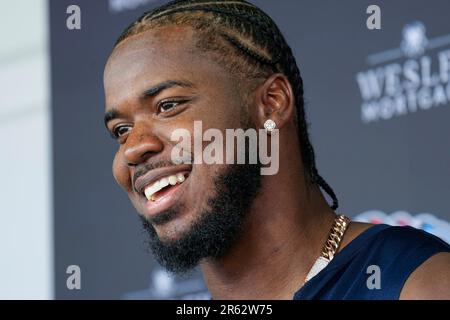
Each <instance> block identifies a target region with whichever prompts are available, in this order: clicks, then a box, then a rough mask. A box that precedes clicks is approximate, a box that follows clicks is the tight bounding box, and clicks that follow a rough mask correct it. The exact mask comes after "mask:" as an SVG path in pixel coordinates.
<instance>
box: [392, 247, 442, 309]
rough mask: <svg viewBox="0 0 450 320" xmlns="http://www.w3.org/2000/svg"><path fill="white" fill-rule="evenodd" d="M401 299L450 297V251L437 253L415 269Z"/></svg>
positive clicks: (402, 292)
mask: <svg viewBox="0 0 450 320" xmlns="http://www.w3.org/2000/svg"><path fill="white" fill-rule="evenodd" d="M400 299H405V300H410V299H446V300H448V299H450V253H449V252H440V253H437V254H435V255H433V256H432V257H430V258H429V259H427V260H426V261H425V262H424V263H422V264H421V265H420V266H419V267H418V268H417V269H416V270H414V272H412V274H411V275H410V276H409V278H408V279H407V281H406V283H405V285H404V287H403V289H402V291H401V294H400Z"/></svg>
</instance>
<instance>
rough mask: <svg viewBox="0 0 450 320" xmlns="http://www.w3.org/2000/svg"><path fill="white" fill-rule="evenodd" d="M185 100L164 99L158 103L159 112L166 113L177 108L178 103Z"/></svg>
mask: <svg viewBox="0 0 450 320" xmlns="http://www.w3.org/2000/svg"><path fill="white" fill-rule="evenodd" d="M183 102H184V101H174V100H171V101H162V102H160V103H159V104H158V113H166V112H169V111H171V110H173V109H175V108H176V107H177V106H178V105H180V104H181V103H183Z"/></svg>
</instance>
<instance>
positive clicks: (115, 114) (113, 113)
mask: <svg viewBox="0 0 450 320" xmlns="http://www.w3.org/2000/svg"><path fill="white" fill-rule="evenodd" d="M172 87H184V88H193V87H194V85H193V84H192V83H191V82H189V81H184V80H167V81H163V82H161V83H158V84H157V85H154V86H153V87H151V88H149V89H147V90H145V91H144V92H143V93H142V94H141V97H142V98H151V97H154V96H156V95H158V94H159V93H161V92H162V91H164V90H166V89H169V88H172ZM120 117H122V115H121V113H120V112H119V111H118V110H117V109H115V108H112V109H111V110H110V111H108V112H106V113H105V117H104V122H105V127H107V128H108V122H109V121H111V120H114V119H116V118H120Z"/></svg>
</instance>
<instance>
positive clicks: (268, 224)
mask: <svg viewBox="0 0 450 320" xmlns="http://www.w3.org/2000/svg"><path fill="white" fill-rule="evenodd" d="M291 158H294V157H291ZM288 161H289V160H288ZM283 167H284V168H283ZM288 167H290V168H295V167H296V165H295V164H294V163H292V164H289V163H286V165H285V166H281V167H280V171H279V172H278V174H277V175H274V176H265V177H263V182H262V190H261V191H260V193H259V195H258V197H257V198H256V199H255V201H254V203H253V205H252V207H251V210H250V212H249V213H248V215H247V217H246V221H245V224H244V227H243V230H244V232H243V234H242V235H240V237H239V238H238V239H237V241H236V243H235V244H234V246H233V247H232V248H231V249H230V250H229V252H228V253H227V254H226V255H225V256H223V257H221V258H219V259H205V260H204V261H202V264H201V266H202V270H203V275H204V278H205V281H206V284H207V286H208V289H209V291H210V292H211V294H212V296H213V298H214V299H292V297H293V295H294V293H295V292H296V291H297V290H298V289H299V288H300V287H301V286H302V285H303V283H304V280H305V277H306V275H307V273H308V271H309V269H310V268H311V267H312V265H313V263H314V261H315V260H316V259H317V257H318V256H319V255H320V252H321V249H322V246H323V244H324V243H325V241H326V239H327V237H328V233H329V230H330V228H331V225H332V224H333V220H334V218H335V215H334V212H333V211H332V210H331V209H330V208H329V206H328V204H327V203H326V201H325V199H324V198H323V196H322V194H321V192H320V190H319V189H318V187H311V186H308V185H307V183H306V181H305V178H304V175H303V173H302V172H303V170H302V169H301V168H298V169H297V170H294V172H292V170H286V168H288Z"/></svg>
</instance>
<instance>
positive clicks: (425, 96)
mask: <svg viewBox="0 0 450 320" xmlns="http://www.w3.org/2000/svg"><path fill="white" fill-rule="evenodd" d="M401 34H402V39H401V41H400V44H399V47H398V48H395V49H390V50H386V51H383V52H379V53H375V54H371V55H369V56H368V57H367V64H368V65H369V69H367V70H364V71H361V72H358V73H357V74H356V82H357V84H358V87H359V90H360V92H361V97H362V102H361V120H362V122H363V123H371V122H375V121H382V120H389V119H392V118H395V117H400V116H406V115H408V114H412V113H415V112H419V111H426V110H432V109H435V108H442V107H448V106H449V105H450V82H449V78H450V33H449V34H447V35H441V36H438V37H434V38H429V37H428V36H427V30H426V27H425V25H424V24H423V23H422V22H420V21H415V22H412V23H409V24H407V25H405V26H404V28H403V30H402V33H401Z"/></svg>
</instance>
